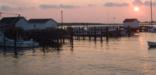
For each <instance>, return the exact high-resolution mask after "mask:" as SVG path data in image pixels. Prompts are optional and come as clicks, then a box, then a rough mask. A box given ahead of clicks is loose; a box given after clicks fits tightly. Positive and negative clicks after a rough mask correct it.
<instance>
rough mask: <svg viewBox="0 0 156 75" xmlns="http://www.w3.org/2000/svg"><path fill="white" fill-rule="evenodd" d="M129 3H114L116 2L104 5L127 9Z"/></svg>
mask: <svg viewBox="0 0 156 75" xmlns="http://www.w3.org/2000/svg"><path fill="white" fill-rule="evenodd" d="M128 5H129V4H128V3H114V2H107V3H105V4H104V6H106V7H127V6H128Z"/></svg>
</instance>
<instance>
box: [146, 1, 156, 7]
mask: <svg viewBox="0 0 156 75" xmlns="http://www.w3.org/2000/svg"><path fill="white" fill-rule="evenodd" d="M144 4H145V5H146V6H150V1H145V2H144ZM152 4H153V6H156V2H152Z"/></svg>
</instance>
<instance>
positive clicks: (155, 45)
mask: <svg viewBox="0 0 156 75" xmlns="http://www.w3.org/2000/svg"><path fill="white" fill-rule="evenodd" d="M148 46H149V47H150V48H152V47H155V48H156V42H152V41H148Z"/></svg>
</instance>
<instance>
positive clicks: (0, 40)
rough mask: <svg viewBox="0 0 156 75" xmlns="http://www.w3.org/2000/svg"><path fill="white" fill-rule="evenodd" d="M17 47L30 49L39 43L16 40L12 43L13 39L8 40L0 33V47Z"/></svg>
mask: <svg viewBox="0 0 156 75" xmlns="http://www.w3.org/2000/svg"><path fill="white" fill-rule="evenodd" d="M4 46H5V47H17V48H32V47H38V46H39V43H37V42H34V41H33V40H32V39H30V40H22V39H18V40H16V41H14V40H13V39H9V38H7V37H5V36H4V34H3V33H1V32H0V47H4Z"/></svg>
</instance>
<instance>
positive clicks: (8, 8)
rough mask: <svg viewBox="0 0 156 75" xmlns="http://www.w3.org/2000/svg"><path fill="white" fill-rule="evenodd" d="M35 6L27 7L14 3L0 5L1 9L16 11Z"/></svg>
mask: <svg viewBox="0 0 156 75" xmlns="http://www.w3.org/2000/svg"><path fill="white" fill-rule="evenodd" d="M34 8H35V7H26V6H13V5H0V10H1V11H14V10H30V9H34Z"/></svg>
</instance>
